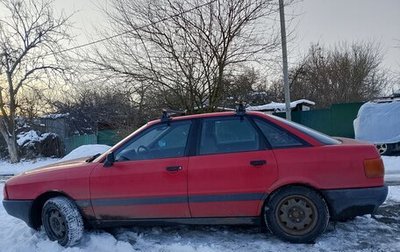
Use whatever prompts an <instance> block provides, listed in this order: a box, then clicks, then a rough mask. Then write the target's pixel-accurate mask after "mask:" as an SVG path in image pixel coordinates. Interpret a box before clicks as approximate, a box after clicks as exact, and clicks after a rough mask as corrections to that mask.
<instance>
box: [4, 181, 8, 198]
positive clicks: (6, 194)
mask: <svg viewBox="0 0 400 252" xmlns="http://www.w3.org/2000/svg"><path fill="white" fill-rule="evenodd" d="M3 199H5V200H8V192H7V184H6V185H4V188H3Z"/></svg>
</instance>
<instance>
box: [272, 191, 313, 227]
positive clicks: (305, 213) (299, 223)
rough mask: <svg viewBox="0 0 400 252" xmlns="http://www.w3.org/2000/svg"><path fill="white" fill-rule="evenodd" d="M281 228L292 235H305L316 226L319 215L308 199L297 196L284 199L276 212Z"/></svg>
mask: <svg viewBox="0 0 400 252" xmlns="http://www.w3.org/2000/svg"><path fill="white" fill-rule="evenodd" d="M275 215H276V218H277V220H278V224H279V226H280V227H281V228H282V229H283V230H284V231H285V232H286V233H288V234H290V235H303V234H306V233H308V232H310V231H311V230H313V228H314V227H315V226H316V224H317V219H318V213H317V209H316V206H315V204H314V203H313V202H312V201H310V200H309V199H308V198H306V197H304V196H301V195H295V196H288V197H285V198H284V199H282V200H281V201H280V202H279V204H278V207H277V210H276V212H275Z"/></svg>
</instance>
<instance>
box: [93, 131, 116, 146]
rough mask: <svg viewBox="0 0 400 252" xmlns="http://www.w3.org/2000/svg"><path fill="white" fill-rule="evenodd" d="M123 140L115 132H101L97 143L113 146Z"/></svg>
mask: <svg viewBox="0 0 400 252" xmlns="http://www.w3.org/2000/svg"><path fill="white" fill-rule="evenodd" d="M120 140H121V137H120V136H118V134H117V132H116V131H115V130H99V132H98V134H97V143H98V144H106V145H110V146H113V145H115V144H116V143H118V142H119V141H120Z"/></svg>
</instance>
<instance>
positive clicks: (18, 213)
mask: <svg viewBox="0 0 400 252" xmlns="http://www.w3.org/2000/svg"><path fill="white" fill-rule="evenodd" d="M32 203H33V201H32V200H3V206H4V208H5V209H6V211H7V213H8V214H9V215H11V216H14V217H16V218H18V219H21V220H23V221H25V223H26V224H28V226H29V227H32V225H31V221H30V220H31V218H30V212H31V207H32Z"/></svg>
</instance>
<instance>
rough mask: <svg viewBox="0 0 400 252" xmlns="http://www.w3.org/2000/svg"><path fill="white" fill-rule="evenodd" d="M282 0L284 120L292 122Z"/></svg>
mask: <svg viewBox="0 0 400 252" xmlns="http://www.w3.org/2000/svg"><path fill="white" fill-rule="evenodd" d="M283 8H284V5H283V0H279V16H280V20H281V42H282V60H283V85H284V90H285V105H286V119H287V120H289V121H290V120H292V115H291V110H290V88H289V76H288V62H287V48H286V28H285V11H284V9H283Z"/></svg>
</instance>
